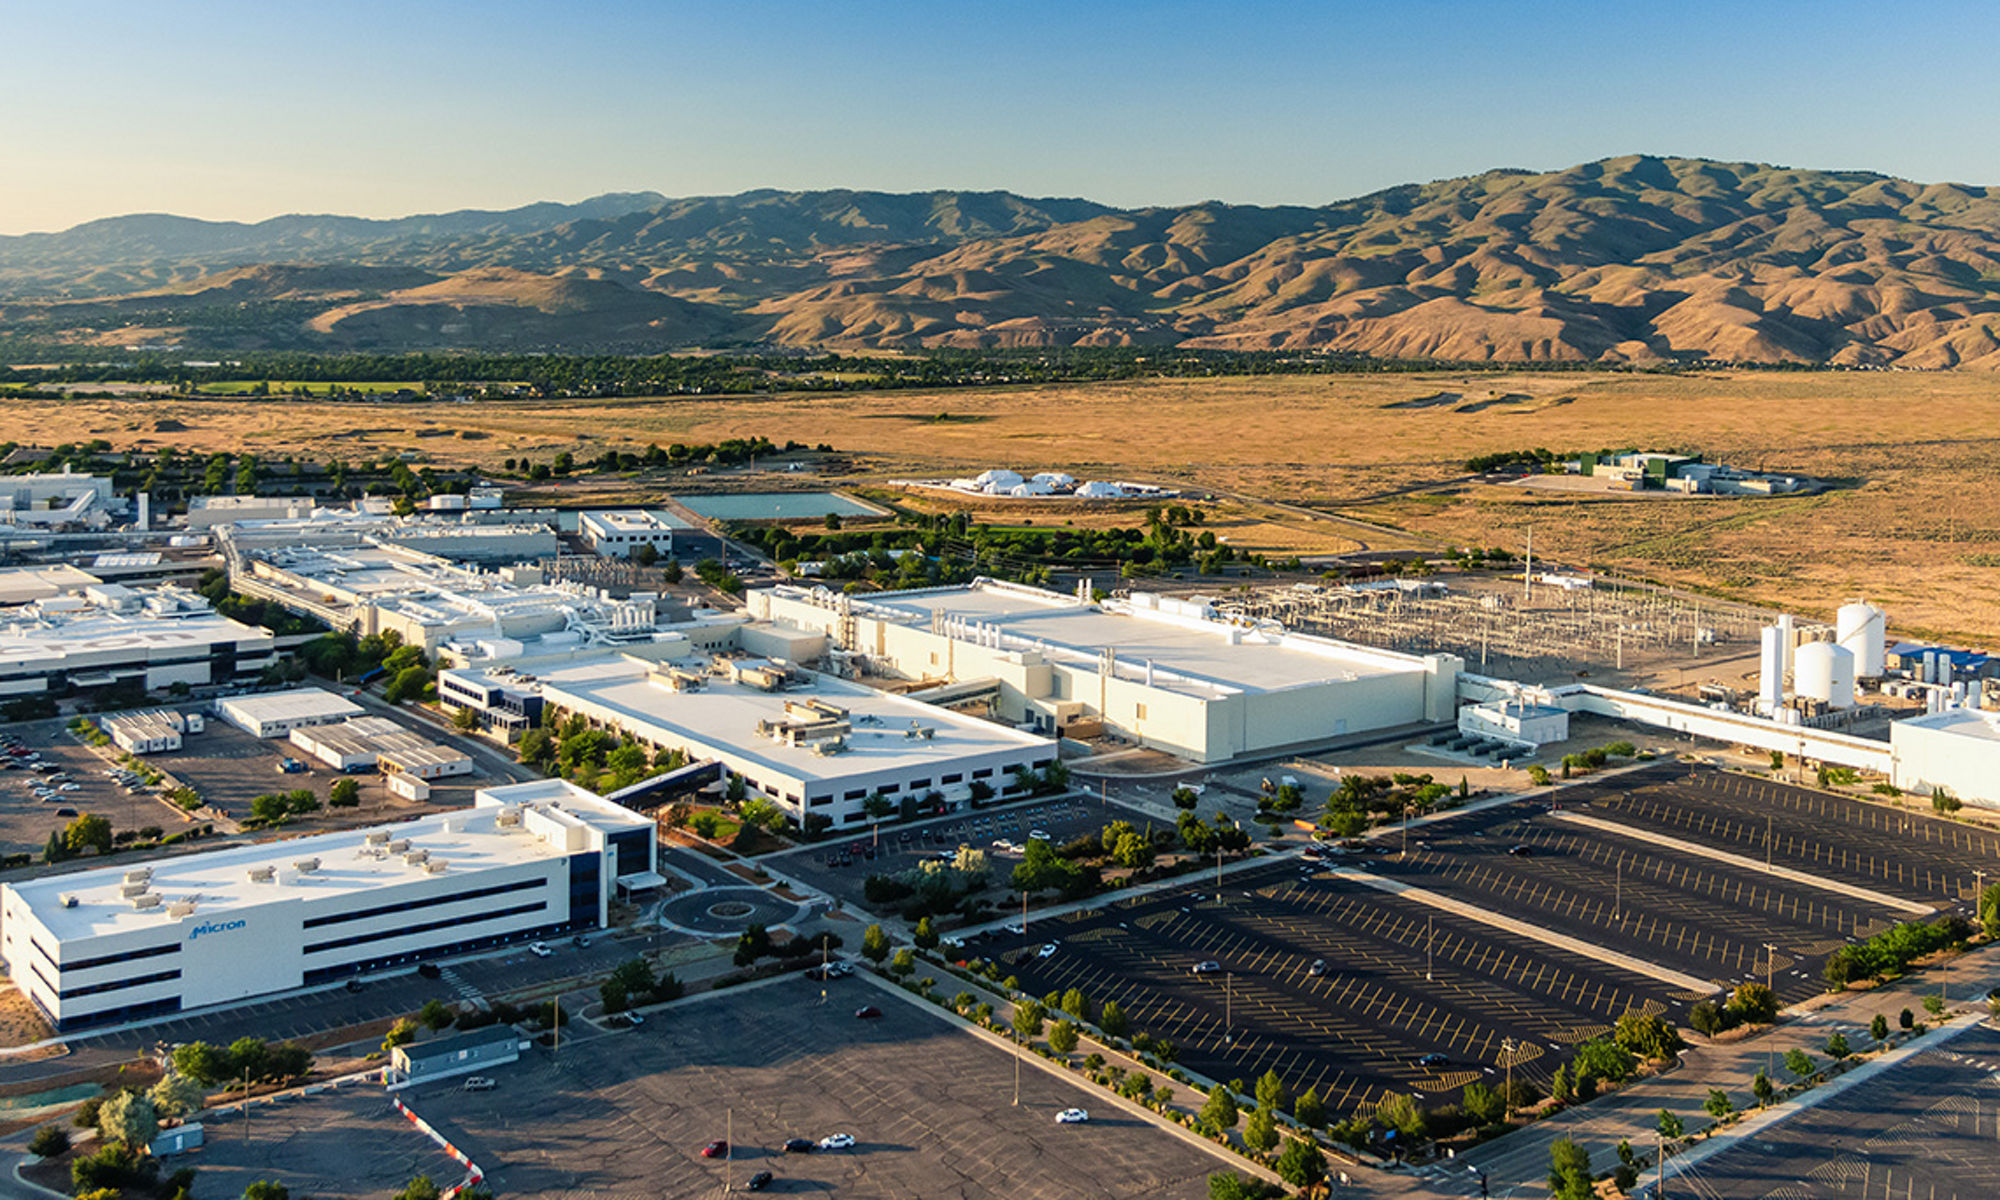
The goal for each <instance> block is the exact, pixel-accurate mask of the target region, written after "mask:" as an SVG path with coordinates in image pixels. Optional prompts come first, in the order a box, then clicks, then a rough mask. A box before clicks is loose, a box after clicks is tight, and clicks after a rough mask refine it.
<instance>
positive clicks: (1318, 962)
mask: <svg viewBox="0 0 2000 1200" xmlns="http://www.w3.org/2000/svg"><path fill="white" fill-rule="evenodd" d="M1306 974H1308V975H1312V976H1320V975H1324V974H1326V960H1325V959H1323V958H1315V959H1313V961H1312V966H1310V967H1307V968H1306Z"/></svg>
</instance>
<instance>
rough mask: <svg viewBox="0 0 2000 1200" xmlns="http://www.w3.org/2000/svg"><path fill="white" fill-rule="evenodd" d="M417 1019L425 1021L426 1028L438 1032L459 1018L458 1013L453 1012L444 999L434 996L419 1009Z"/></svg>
mask: <svg viewBox="0 0 2000 1200" xmlns="http://www.w3.org/2000/svg"><path fill="white" fill-rule="evenodd" d="M417 1020H419V1021H422V1022H423V1023H424V1028H426V1029H428V1030H430V1031H431V1032H432V1033H436V1032H437V1031H438V1030H440V1029H444V1028H446V1027H447V1026H449V1025H450V1024H451V1023H452V1022H453V1021H456V1020H458V1014H457V1013H455V1012H453V1011H452V1010H451V1008H450V1006H449V1005H447V1004H445V1003H444V1001H442V1000H439V999H437V998H436V997H435V996H433V997H432V998H431V999H429V1000H426V1001H424V1006H423V1007H422V1008H420V1009H418V1010H417Z"/></svg>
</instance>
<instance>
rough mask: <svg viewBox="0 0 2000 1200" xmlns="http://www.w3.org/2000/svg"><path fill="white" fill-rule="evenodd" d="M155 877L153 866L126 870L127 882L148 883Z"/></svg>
mask: <svg viewBox="0 0 2000 1200" xmlns="http://www.w3.org/2000/svg"><path fill="white" fill-rule="evenodd" d="M152 878H153V868H151V867H134V868H132V869H131V870H129V871H127V872H125V882H126V883H147V882H149V881H151V879H152Z"/></svg>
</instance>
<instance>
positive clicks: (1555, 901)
mask: <svg viewBox="0 0 2000 1200" xmlns="http://www.w3.org/2000/svg"><path fill="white" fill-rule="evenodd" d="M1556 798H1557V799H1558V800H1559V801H1560V803H1561V805H1562V811H1561V812H1550V811H1547V807H1548V806H1546V805H1530V804H1525V803H1521V804H1511V805H1503V806H1501V807H1498V808H1493V809H1488V810H1486V811H1484V812H1478V813H1468V814H1465V815H1462V816H1455V817H1450V818H1447V819H1445V820H1442V821H1438V822H1435V823H1432V824H1429V825H1426V826H1423V827H1422V830H1421V833H1420V834H1418V835H1415V836H1413V838H1412V841H1411V845H1410V852H1409V853H1408V854H1407V855H1404V854H1391V855H1385V856H1381V857H1379V858H1371V859H1369V860H1368V861H1367V864H1366V866H1367V869H1369V870H1371V871H1372V872H1374V873H1376V874H1377V875H1380V876H1382V877H1384V878H1388V879H1393V880H1396V881H1398V882H1401V883H1403V884H1407V885H1409V886H1412V887H1419V888H1423V889H1426V890H1428V891H1432V892H1436V893H1439V894H1442V895H1445V896H1448V897H1451V898H1452V899H1455V900H1459V901H1463V902H1466V903H1470V904H1474V905H1477V906H1479V907H1480V908H1484V909H1487V910H1490V911H1495V912H1501V913H1505V914H1507V915H1508V916H1510V917H1513V918H1516V919H1519V920H1523V921H1530V922H1533V923H1534V924H1537V925H1540V926H1544V927H1546V928H1548V929H1552V930H1555V931H1557V932H1559V933H1563V934H1567V935H1569V936H1571V937H1576V938H1580V939H1582V940H1584V941H1587V942H1590V943H1591V944H1593V945H1598V946H1604V947H1607V948H1609V949H1612V950H1615V951H1618V952H1620V953H1624V954H1630V955H1632V956H1634V957H1637V958H1641V959H1644V960H1646V961H1648V962H1651V963H1656V964H1658V965H1660V966H1663V967H1669V968H1672V969H1673V970H1676V971H1680V972H1683V973H1686V974H1689V975H1693V976H1697V977H1699V978H1703V979H1709V980H1713V981H1715V982H1716V983H1717V985H1718V986H1720V985H1733V984H1735V983H1740V982H1743V981H1746V980H1755V981H1757V982H1763V981H1764V980H1765V978H1766V966H1767V960H1768V959H1769V953H1768V952H1767V951H1766V950H1765V947H1766V945H1775V946H1776V947H1777V957H1776V959H1775V960H1774V965H1775V969H1774V970H1772V971H1771V972H1770V973H1769V974H1770V980H1771V983H1772V986H1773V987H1774V988H1775V989H1776V991H1777V993H1778V996H1779V998H1780V1000H1782V1001H1783V1002H1784V1003H1787V1004H1791V1003H1796V1002H1798V1001H1800V1000H1805V999H1808V998H1810V997H1812V996H1814V995H1817V994H1818V993H1819V992H1820V990H1821V985H1820V978H1819V970H1820V967H1821V965H1822V964H1823V963H1824V962H1825V959H1826V957H1827V956H1828V955H1829V954H1831V953H1832V952H1833V951H1835V950H1837V949H1839V948H1840V947H1841V946H1843V945H1846V944H1847V942H1848V941H1850V940H1852V939H1855V938H1865V937H1869V936H1872V935H1873V934H1876V933H1879V932H1881V931H1882V930H1885V929H1888V928H1889V927H1890V926H1892V925H1893V924H1895V923H1896V922H1897V921H1898V920H1907V919H1909V917H1910V916H1911V915H1912V914H1909V913H1906V912H1902V911H1899V910H1897V909H1894V908H1890V907H1887V906H1885V905H1882V904H1877V903H1872V902H1870V901H1867V900H1862V899H1857V898H1853V897H1850V896H1847V895H1843V894H1841V893H1840V892H1837V891H1833V890H1828V889H1824V888H1819V887H1814V886H1812V885H1810V884H1805V883H1799V882H1794V881H1792V880H1788V879H1784V878H1780V877H1777V876H1773V875H1770V874H1767V873H1765V872H1762V871H1758V870H1755V869H1754V868H1751V867H1748V866H1743V865H1738V864H1732V863H1727V862H1720V861H1717V860H1715V859H1712V858H1707V857H1703V856H1701V855H1700V854H1696V853H1691V852H1685V851H1682V850H1678V849H1675V848H1673V847H1671V846H1668V845H1662V844H1660V843H1659V842H1658V841H1656V840H1654V841H1649V840H1647V839H1646V838H1644V837H1643V836H1626V835H1621V834H1618V833H1611V832H1605V831H1603V830H1601V829H1598V828H1594V827H1591V826H1586V825H1581V824H1578V823H1576V822H1574V821H1572V820H1567V819H1565V818H1566V817H1569V816H1571V815H1573V814H1574V815H1596V812H1597V806H1596V805H1594V804H1593V805H1589V806H1585V805H1583V804H1582V803H1581V802H1580V799H1581V798H1580V797H1575V796H1573V795H1572V793H1569V792H1562V793H1558V794H1557V797H1556ZM1606 815H1607V816H1608V814H1606ZM1389 844H1390V845H1391V846H1395V845H1397V844H1398V843H1397V842H1395V841H1393V840H1392V841H1391V842H1390V843H1389Z"/></svg>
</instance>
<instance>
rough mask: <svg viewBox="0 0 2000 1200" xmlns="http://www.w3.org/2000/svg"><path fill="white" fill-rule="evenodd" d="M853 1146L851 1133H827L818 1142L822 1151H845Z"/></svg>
mask: <svg viewBox="0 0 2000 1200" xmlns="http://www.w3.org/2000/svg"><path fill="white" fill-rule="evenodd" d="M853 1145H854V1135H853V1134H851V1133H829V1134H827V1135H826V1136H825V1137H823V1138H821V1139H820V1140H819V1148H820V1149H822V1150H846V1149H848V1148H850V1147H852V1146H853Z"/></svg>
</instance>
